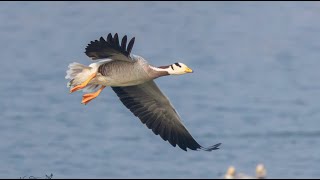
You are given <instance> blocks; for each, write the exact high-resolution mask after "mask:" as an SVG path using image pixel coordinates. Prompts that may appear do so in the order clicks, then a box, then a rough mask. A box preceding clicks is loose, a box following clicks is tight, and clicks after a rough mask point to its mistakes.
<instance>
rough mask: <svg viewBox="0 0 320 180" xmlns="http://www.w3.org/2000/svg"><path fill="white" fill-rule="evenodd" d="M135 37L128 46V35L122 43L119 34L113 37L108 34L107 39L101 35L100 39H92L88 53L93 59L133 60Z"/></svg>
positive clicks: (87, 49)
mask: <svg viewBox="0 0 320 180" xmlns="http://www.w3.org/2000/svg"><path fill="white" fill-rule="evenodd" d="M134 40H135V37H133V38H132V39H131V40H130V42H129V44H128V46H127V35H125V36H124V37H123V38H122V41H121V45H120V42H119V38H118V34H117V33H116V34H115V35H114V37H112V35H111V33H109V34H108V37H107V40H105V39H104V38H103V37H100V39H99V40H95V41H91V42H90V44H88V46H87V47H86V51H85V53H86V55H87V56H89V57H90V58H91V59H92V60H98V59H105V58H110V59H112V60H122V61H130V62H131V61H132V59H131V57H130V53H131V50H132V48H133V44H134Z"/></svg>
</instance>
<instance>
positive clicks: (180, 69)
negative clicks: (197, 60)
mask: <svg viewBox="0 0 320 180" xmlns="http://www.w3.org/2000/svg"><path fill="white" fill-rule="evenodd" d="M168 73H169V74H170V75H181V74H186V73H193V70H192V69H190V68H189V67H188V66H187V65H185V64H183V63H181V62H177V63H174V64H171V65H170V66H169V67H168Z"/></svg>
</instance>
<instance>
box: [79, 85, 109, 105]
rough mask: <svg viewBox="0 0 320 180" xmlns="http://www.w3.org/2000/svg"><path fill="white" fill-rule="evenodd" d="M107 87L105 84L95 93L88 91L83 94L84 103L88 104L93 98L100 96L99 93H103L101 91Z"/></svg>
mask: <svg viewBox="0 0 320 180" xmlns="http://www.w3.org/2000/svg"><path fill="white" fill-rule="evenodd" d="M104 88H105V86H102V87H101V88H100V89H99V90H98V91H96V92H94V93H88V94H84V95H83V96H82V102H81V103H82V104H85V105H86V104H88V103H89V102H90V101H91V100H92V99H94V98H96V97H98V96H99V94H100V93H101V91H102V90H103V89H104Z"/></svg>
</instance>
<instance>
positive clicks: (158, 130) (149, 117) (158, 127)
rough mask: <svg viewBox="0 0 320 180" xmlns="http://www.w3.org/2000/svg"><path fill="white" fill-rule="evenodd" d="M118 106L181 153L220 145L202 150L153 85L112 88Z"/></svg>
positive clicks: (210, 149)
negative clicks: (180, 150)
mask: <svg viewBox="0 0 320 180" xmlns="http://www.w3.org/2000/svg"><path fill="white" fill-rule="evenodd" d="M112 89H113V90H114V91H115V93H116V94H117V96H118V97H119V98H120V100H121V102H122V103H123V104H124V105H125V106H126V107H127V108H128V109H129V110H130V111H131V112H132V113H133V114H134V115H135V116H137V117H138V118H139V119H140V120H141V122H142V123H143V124H145V125H146V126H147V127H148V128H149V129H151V130H152V131H153V132H154V134H156V135H160V136H161V138H162V139H163V140H165V141H169V143H170V144H171V145H172V146H174V147H175V146H176V145H178V146H179V147H180V148H181V149H183V150H185V151H187V148H189V149H191V150H198V149H201V150H205V151H212V150H216V149H219V148H218V146H220V144H221V143H219V144H216V145H213V146H211V147H208V148H204V147H202V146H201V145H199V144H198V143H197V142H196V141H195V139H194V138H193V137H192V136H191V134H190V133H189V132H188V130H187V129H186V128H185V126H184V125H183V123H182V122H181V120H180V117H179V115H178V113H177V112H176V110H175V109H174V107H173V106H172V104H171V103H170V101H169V100H168V98H167V97H166V96H165V95H164V94H163V93H162V92H161V91H160V89H159V88H158V86H157V85H156V84H155V83H154V81H149V82H146V83H144V84H140V85H136V86H127V87H112Z"/></svg>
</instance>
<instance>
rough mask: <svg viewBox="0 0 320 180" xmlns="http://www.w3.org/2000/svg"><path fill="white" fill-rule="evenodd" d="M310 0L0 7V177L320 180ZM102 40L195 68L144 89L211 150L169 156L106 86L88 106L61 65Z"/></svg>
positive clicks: (318, 38)
mask: <svg viewBox="0 0 320 180" xmlns="http://www.w3.org/2000/svg"><path fill="white" fill-rule="evenodd" d="M319 19H320V4H319V2H1V3H0V22H1V23H0V40H1V43H0V48H1V53H0V59H1V61H0V67H1V76H0V81H1V84H0V94H1V100H0V102H1V103H0V117H1V122H0V142H1V144H0V160H1V163H0V177H2V178H19V177H23V176H31V175H32V176H44V175H45V174H47V175H49V174H50V173H52V174H53V178H220V177H222V176H223V175H224V173H225V171H226V170H227V168H228V166H229V165H234V166H235V167H236V169H237V170H239V171H241V172H245V173H247V174H252V175H253V174H254V169H255V166H256V164H257V163H260V162H261V163H264V165H265V167H266V168H267V172H268V174H267V177H268V178H315V177H320V171H319V163H320V156H319V152H320V151H319V150H320V142H319V137H320V128H319V125H320V121H319V119H320V106H319V105H320V84H319V77H320V73H319V68H320V58H319V57H320V51H319V49H320V35H319V32H320V23H319ZM109 32H111V33H116V32H117V33H119V35H120V36H123V35H125V34H126V35H128V37H129V38H130V37H133V36H134V37H136V41H135V46H134V47H133V53H134V54H137V55H141V56H142V57H144V58H145V59H147V60H148V61H149V62H150V63H151V64H154V65H157V66H161V65H168V64H171V63H174V62H178V61H180V62H183V63H185V64H187V65H188V66H189V67H191V68H192V69H193V70H194V71H195V73H193V74H187V75H184V76H174V77H164V78H160V79H158V80H156V83H157V84H158V85H159V87H160V88H161V89H162V90H163V92H164V93H165V94H166V95H167V96H168V97H169V98H170V100H171V101H172V104H174V106H175V107H176V109H177V110H178V112H179V113H180V115H181V116H182V119H183V121H184V124H185V125H186V126H187V128H188V129H189V130H190V132H191V134H192V135H193V136H194V138H195V139H196V140H197V141H198V142H199V143H200V144H202V145H203V146H209V145H212V144H215V143H219V142H221V143H222V146H221V149H220V150H218V151H213V152H209V153H208V152H201V151H188V152H185V151H183V150H181V149H179V148H173V147H172V146H171V145H170V144H169V143H168V142H165V141H163V140H162V139H161V138H160V137H159V136H156V135H154V134H153V132H152V131H151V130H149V129H147V128H146V127H145V125H143V124H142V123H141V122H140V121H139V120H138V119H137V118H136V117H135V116H133V115H132V114H131V112H130V111H129V110H127V109H126V108H125V107H124V106H123V104H122V103H121V102H120V101H119V100H118V98H117V96H116V95H115V93H114V92H113V91H112V90H111V88H106V89H105V90H104V91H103V92H102V93H101V95H100V96H99V97H98V98H97V99H95V100H93V101H92V102H90V103H89V104H88V105H87V106H84V105H82V104H80V102H81V98H82V93H80V92H77V93H74V94H69V90H68V89H67V88H66V83H67V81H66V80H65V79H64V77H65V71H66V69H67V66H68V64H69V63H71V62H74V61H76V62H80V63H83V64H89V63H91V62H90V61H89V58H88V57H86V56H85V54H84V49H85V47H86V45H87V44H88V43H89V42H90V41H92V40H95V39H98V38H99V37H100V36H104V37H106V35H107V34H108V33H109Z"/></svg>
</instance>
